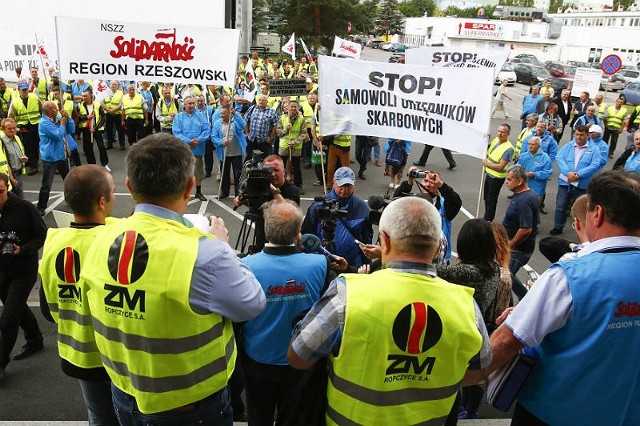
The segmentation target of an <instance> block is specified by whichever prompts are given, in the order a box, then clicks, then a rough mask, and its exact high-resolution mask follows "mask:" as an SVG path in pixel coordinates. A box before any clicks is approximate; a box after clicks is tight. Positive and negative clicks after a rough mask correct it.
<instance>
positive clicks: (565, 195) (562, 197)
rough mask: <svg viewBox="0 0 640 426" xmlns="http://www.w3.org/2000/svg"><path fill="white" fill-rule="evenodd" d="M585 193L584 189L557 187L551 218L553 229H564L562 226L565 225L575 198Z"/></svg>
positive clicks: (570, 186)
mask: <svg viewBox="0 0 640 426" xmlns="http://www.w3.org/2000/svg"><path fill="white" fill-rule="evenodd" d="M586 191H587V190H586V189H581V188H576V187H574V186H572V185H558V194H557V195H556V212H555V214H554V216H553V227H554V228H557V229H562V228H564V224H565V223H567V213H568V212H569V209H570V208H571V206H572V205H573V202H574V201H575V200H576V198H578V197H579V196H581V195H583V194H584V193H586Z"/></svg>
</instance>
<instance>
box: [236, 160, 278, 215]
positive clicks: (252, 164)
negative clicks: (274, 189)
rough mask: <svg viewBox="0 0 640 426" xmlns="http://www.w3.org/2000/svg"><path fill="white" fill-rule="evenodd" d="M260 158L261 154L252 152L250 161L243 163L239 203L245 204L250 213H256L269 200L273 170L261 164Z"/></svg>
mask: <svg viewBox="0 0 640 426" xmlns="http://www.w3.org/2000/svg"><path fill="white" fill-rule="evenodd" d="M262 156H263V154H262V152H260V151H254V153H253V157H252V158H251V160H249V161H247V162H246V163H244V167H243V168H244V171H243V174H244V175H245V179H244V181H243V182H242V184H241V186H240V190H239V191H238V197H239V198H240V202H241V203H242V204H247V205H248V206H249V210H251V211H257V210H258V209H259V208H260V206H261V205H262V204H264V203H265V202H267V201H269V200H270V199H271V173H273V168H272V167H265V166H264V165H263V164H262ZM241 181H242V179H241ZM234 210H235V208H234Z"/></svg>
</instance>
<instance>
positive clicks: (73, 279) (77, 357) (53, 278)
mask: <svg viewBox="0 0 640 426" xmlns="http://www.w3.org/2000/svg"><path fill="white" fill-rule="evenodd" d="M101 228H102V227H100V226H96V227H95V228H91V229H75V228H49V231H47V239H46V241H45V243H44V248H43V249H42V262H41V263H40V268H39V272H40V277H41V278H42V289H43V290H44V294H45V296H46V299H47V304H48V306H49V311H51V316H52V317H53V319H54V321H55V322H56V324H57V325H58V352H59V353H60V358H62V359H64V360H67V361H68V362H70V363H71V364H73V365H75V366H78V367H81V368H96V367H102V361H101V359H100V352H98V347H97V346H96V341H95V337H94V333H93V325H92V322H91V311H90V310H89V303H88V302H87V300H86V299H87V288H86V286H85V285H84V284H83V282H82V280H81V279H80V270H81V269H82V268H83V267H84V261H85V258H86V255H87V253H88V252H89V248H90V247H91V244H93V242H94V240H95V238H96V235H97V234H98V233H99V232H100V231H101Z"/></svg>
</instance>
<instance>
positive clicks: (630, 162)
mask: <svg viewBox="0 0 640 426" xmlns="http://www.w3.org/2000/svg"><path fill="white" fill-rule="evenodd" d="M605 146H606V144H605ZM624 169H625V170H630V171H634V172H638V173H640V152H635V151H634V152H632V153H631V155H630V156H629V158H627V162H626V163H624Z"/></svg>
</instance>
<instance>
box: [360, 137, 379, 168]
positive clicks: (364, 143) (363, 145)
mask: <svg viewBox="0 0 640 426" xmlns="http://www.w3.org/2000/svg"><path fill="white" fill-rule="evenodd" d="M369 155H371V145H369V138H368V137H366V136H360V135H358V136H356V161H357V162H358V164H359V165H360V170H359V171H358V173H362V172H364V171H365V170H367V161H369V158H368V156H369ZM378 155H379V154H378Z"/></svg>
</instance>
